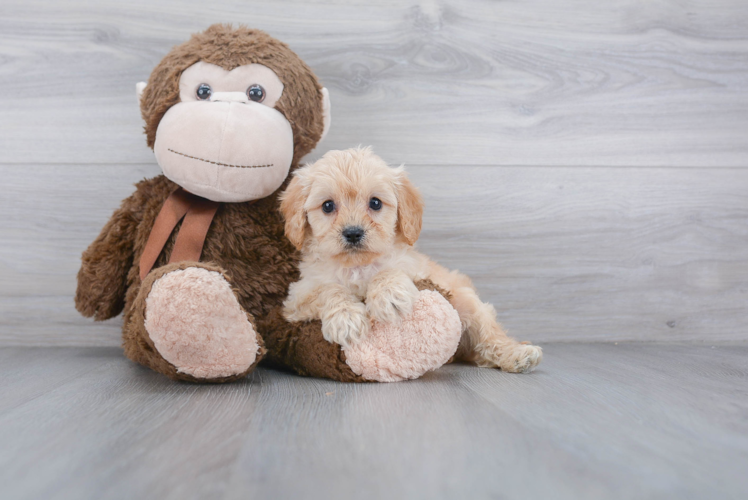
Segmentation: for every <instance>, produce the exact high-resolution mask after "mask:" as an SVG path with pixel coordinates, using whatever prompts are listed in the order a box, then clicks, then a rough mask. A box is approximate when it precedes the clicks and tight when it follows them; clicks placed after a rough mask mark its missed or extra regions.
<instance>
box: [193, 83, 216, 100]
mask: <svg viewBox="0 0 748 500" xmlns="http://www.w3.org/2000/svg"><path fill="white" fill-rule="evenodd" d="M212 93H213V89H211V88H210V85H208V84H207V83H201V84H200V85H198V86H197V91H196V92H195V94H197V98H198V99H200V100H201V101H207V100H208V99H210V94H212Z"/></svg>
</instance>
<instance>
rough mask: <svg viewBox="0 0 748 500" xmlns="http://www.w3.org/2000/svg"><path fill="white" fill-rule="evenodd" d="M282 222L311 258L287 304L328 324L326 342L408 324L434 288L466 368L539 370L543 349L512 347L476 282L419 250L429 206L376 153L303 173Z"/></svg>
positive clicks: (325, 161) (357, 153)
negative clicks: (446, 308) (451, 312)
mask: <svg viewBox="0 0 748 500" xmlns="http://www.w3.org/2000/svg"><path fill="white" fill-rule="evenodd" d="M281 212H283V215H284V217H285V220H286V225H285V231H286V236H287V237H288V239H289V240H290V241H291V242H292V243H293V244H294V245H295V246H296V247H297V248H299V249H300V250H301V251H302V262H301V264H300V266H299V268H300V271H301V279H300V280H299V281H297V282H296V283H293V284H291V287H290V289H289V295H288V298H287V299H286V301H285V302H284V315H285V317H286V319H288V320H289V321H308V320H312V319H320V320H322V334H323V335H324V337H325V339H327V340H328V341H330V342H336V343H338V344H340V345H342V346H347V345H350V344H354V343H356V342H357V341H358V340H359V339H360V338H361V337H362V336H364V335H366V334H367V332H368V331H369V327H370V320H375V321H378V322H383V323H396V322H398V321H400V320H401V318H402V317H405V316H408V315H409V314H410V313H411V311H412V308H413V304H414V302H415V301H416V299H417V298H418V294H419V293H420V292H419V291H418V289H417V288H416V287H415V285H414V284H413V282H414V281H418V280H423V279H429V280H431V281H432V282H434V283H435V284H437V285H438V286H439V287H441V288H443V289H445V290H447V291H449V292H450V293H451V296H452V297H451V299H450V303H451V304H452V306H453V307H454V308H455V309H456V310H457V313H458V314H459V316H460V320H461V322H462V328H463V333H462V338H461V340H460V347H459V349H458V357H459V358H460V359H462V360H466V361H471V362H474V363H476V364H477V365H479V366H488V367H499V368H501V369H502V370H505V371H509V372H529V371H532V370H533V369H534V368H535V367H536V366H537V365H538V363H540V360H541V359H542V357H543V351H542V350H541V348H540V347H537V346H532V345H527V344H526V343H519V342H517V341H516V340H514V339H512V338H510V337H508V336H507V335H506V333H505V332H504V330H503V328H502V327H501V325H500V324H499V323H498V322H497V321H496V311H495V310H494V308H493V306H491V305H490V304H486V303H484V302H481V300H480V298H479V297H478V294H477V292H476V290H475V287H474V286H473V284H472V282H471V281H470V278H468V277H467V276H465V275H464V274H460V273H459V272H457V271H450V270H448V269H446V268H444V267H442V266H440V265H439V264H437V263H436V262H434V261H432V260H431V259H429V258H428V257H427V256H425V255H423V254H421V253H419V252H418V251H416V250H415V248H414V247H413V245H414V243H415V242H416V240H417V239H418V235H419V233H420V231H421V219H422V214H423V199H422V198H421V195H420V193H419V192H418V190H417V189H416V188H415V187H414V186H413V185H412V184H411V182H410V181H409V180H408V178H407V177H406V175H405V171H404V170H403V168H402V167H400V168H391V167H389V166H387V164H386V163H385V162H384V161H383V160H382V159H381V158H379V157H378V156H376V155H375V154H374V153H373V152H372V151H371V148H357V149H349V150H346V151H330V152H328V153H327V154H325V155H324V156H323V157H322V158H321V159H319V160H318V161H317V162H316V163H314V164H311V165H307V166H305V167H302V168H300V169H298V170H297V171H296V172H295V173H294V177H293V179H292V180H291V183H290V184H289V186H288V189H287V190H286V191H285V192H284V193H283V194H282V195H281Z"/></svg>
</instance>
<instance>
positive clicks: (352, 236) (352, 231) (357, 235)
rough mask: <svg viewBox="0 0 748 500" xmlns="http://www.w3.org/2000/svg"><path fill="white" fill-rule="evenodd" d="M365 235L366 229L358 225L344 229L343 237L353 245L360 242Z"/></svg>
mask: <svg viewBox="0 0 748 500" xmlns="http://www.w3.org/2000/svg"><path fill="white" fill-rule="evenodd" d="M363 237H364V230H363V228H360V227H358V226H354V227H347V228H345V229H343V238H345V241H346V242H348V243H349V244H351V245H356V244H357V243H360V242H361V240H362V239H363Z"/></svg>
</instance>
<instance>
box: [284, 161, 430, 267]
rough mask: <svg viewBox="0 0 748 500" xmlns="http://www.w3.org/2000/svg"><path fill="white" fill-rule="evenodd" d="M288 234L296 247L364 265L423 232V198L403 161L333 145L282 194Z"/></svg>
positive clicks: (412, 239) (344, 262)
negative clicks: (399, 164)
mask: <svg viewBox="0 0 748 500" xmlns="http://www.w3.org/2000/svg"><path fill="white" fill-rule="evenodd" d="M281 212H282V213H283V216H284V217H285V219H286V226H285V230H286V236H287V237H288V239H289V240H290V241H291V243H293V244H294V245H295V246H296V247H297V248H299V249H302V248H304V247H305V246H306V250H307V251H309V252H316V253H318V254H320V255H322V256H326V257H331V258H334V259H337V260H339V261H340V262H341V263H342V264H343V265H347V266H354V265H365V264H368V263H369V262H371V261H372V260H374V259H375V258H377V257H378V256H380V255H382V254H384V253H386V252H388V251H389V250H391V249H392V246H393V244H394V243H395V242H397V241H402V242H405V243H407V244H408V245H412V244H414V243H415V242H416V240H417V239H418V235H419V233H420V232H421V220H422V216H423V199H422V198H421V195H420V193H419V192H418V190H417V189H416V188H415V187H414V186H413V185H412V184H411V183H410V181H409V180H408V178H407V177H406V176H405V171H404V170H403V168H402V167H400V168H390V167H388V166H387V164H386V163H385V162H384V161H383V160H382V159H381V158H379V157H378V156H377V155H375V154H374V153H373V152H372V151H371V148H357V149H348V150H345V151H329V152H328V153H326V154H325V155H324V156H323V157H322V158H320V159H319V160H318V161H317V162H315V163H313V164H311V165H307V166H305V167H302V168H300V169H298V170H296V172H295V173H294V177H293V179H292V180H291V183H290V184H289V186H288V189H286V191H285V192H284V193H283V194H282V195H281Z"/></svg>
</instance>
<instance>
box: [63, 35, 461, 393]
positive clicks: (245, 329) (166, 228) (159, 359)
mask: <svg viewBox="0 0 748 500" xmlns="http://www.w3.org/2000/svg"><path fill="white" fill-rule="evenodd" d="M137 89H138V93H139V95H140V108H141V112H142V115H143V119H144V120H145V134H146V139H147V143H148V146H149V147H150V148H152V149H153V151H154V153H155V156H156V160H157V162H158V164H159V166H160V167H161V169H162V171H163V175H159V176H157V177H154V178H152V179H146V180H143V181H141V182H139V183H138V184H137V185H136V190H135V192H134V193H133V194H132V195H131V196H130V197H129V198H127V199H125V200H124V201H123V202H122V205H121V207H120V208H119V209H118V210H117V211H115V213H114V214H113V215H112V217H111V219H110V220H109V222H107V224H106V225H105V226H104V228H103V229H102V231H101V234H100V235H99V236H98V237H97V238H96V239H95V240H94V242H93V243H92V244H91V245H90V246H89V248H88V249H87V250H86V251H85V252H84V253H83V256H82V266H81V269H80V271H79V273H78V288H77V291H76V296H75V304H76V308H77V309H78V311H79V312H80V313H81V314H83V315H84V316H87V317H93V318H94V319H96V320H105V319H108V318H112V317H114V316H117V315H118V314H120V313H121V312H123V311H124V324H123V328H122V337H123V347H124V351H125V355H126V356H127V357H128V358H130V359H131V360H133V361H135V362H137V363H140V364H142V365H144V366H146V367H148V368H151V369H152V370H155V371H157V372H159V373H162V374H164V375H166V376H167V377H170V378H172V379H175V380H185V381H192V382H228V381H232V380H236V379H239V378H241V377H244V376H245V375H246V374H248V373H249V372H251V371H252V370H253V369H254V367H255V366H256V365H257V364H258V363H259V362H260V361H262V360H264V361H266V362H268V363H271V364H275V365H280V366H283V367H287V368H290V369H292V370H294V371H296V372H297V373H299V374H302V375H308V376H315V377H326V378H330V379H334V380H339V381H348V382H363V381H395V380H403V379H409V378H416V377H419V376H421V375H422V374H423V373H425V372H426V371H428V370H433V369H435V368H438V367H439V366H441V365H443V364H444V363H446V362H447V361H448V360H449V359H450V358H451V357H452V355H453V354H454V353H455V351H456V349H457V346H458V343H459V338H460V322H459V317H458V316H457V312H456V311H455V310H454V309H453V308H452V306H451V305H450V304H449V302H448V301H447V300H445V298H444V297H443V295H445V293H444V292H443V291H441V290H437V291H438V292H439V293H434V290H436V287H435V286H434V285H433V284H432V283H429V282H420V283H416V285H417V286H418V287H419V289H421V290H422V292H421V294H422V295H421V299H420V300H419V301H418V302H417V303H416V307H415V308H414V310H413V313H412V314H411V316H410V317H406V318H404V319H403V323H402V324H398V325H394V324H393V325H379V326H375V327H374V328H373V329H372V330H371V332H370V333H369V335H367V336H366V338H365V339H363V340H362V341H361V342H360V343H359V344H357V345H356V346H355V348H346V349H342V348H341V347H340V346H339V345H337V344H332V343H329V342H327V341H326V340H325V339H324V338H323V336H322V332H321V327H320V322H319V321H313V322H307V323H289V322H287V321H286V320H285V319H284V317H283V315H282V309H281V304H282V302H283V300H284V299H285V298H286V294H287V292H288V287H289V284H290V283H292V282H294V281H296V280H297V279H298V277H299V273H298V269H297V264H298V261H299V253H298V251H297V250H296V248H295V247H294V246H293V245H292V244H291V243H290V242H289V241H288V239H287V238H286V237H285V235H284V221H283V218H282V216H281V214H280V212H279V200H278V195H279V193H280V192H282V190H283V189H284V188H285V187H286V186H287V184H288V182H289V177H290V175H291V173H292V172H293V171H294V169H296V168H297V166H298V164H299V161H300V160H301V158H303V157H304V155H306V154H307V153H309V152H310V151H311V150H312V149H313V148H314V147H315V146H316V144H317V143H318V142H319V141H320V140H321V139H322V137H323V136H324V134H325V133H326V132H327V129H328V128H329V126H330V102H329V97H328V93H327V90H326V89H325V88H323V87H322V86H321V85H320V84H319V82H318V81H317V78H316V77H315V75H314V74H313V73H312V71H311V70H310V69H309V67H308V66H307V65H306V64H304V62H303V61H302V60H301V59H300V58H299V57H298V56H297V55H296V54H295V53H294V52H292V51H291V49H289V47H288V46H287V45H285V44H284V43H282V42H280V41H278V40H276V39H274V38H272V37H270V36H269V35H267V34H265V33H264V32H262V31H258V30H252V29H248V28H245V27H240V28H238V29H234V28H232V27H231V26H228V25H213V26H211V27H210V28H208V29H207V30H206V31H204V32H203V33H199V34H195V35H193V36H192V37H191V38H190V39H189V40H188V41H187V42H185V43H183V44H181V45H179V46H176V47H175V48H173V49H172V50H171V52H169V53H168V54H167V55H166V57H164V59H163V60H162V61H161V62H160V63H159V64H158V66H156V68H155V69H154V70H153V73H152V74H151V76H150V78H149V80H148V83H147V84H142V83H141V84H138V87H137ZM440 294H441V295H440Z"/></svg>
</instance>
